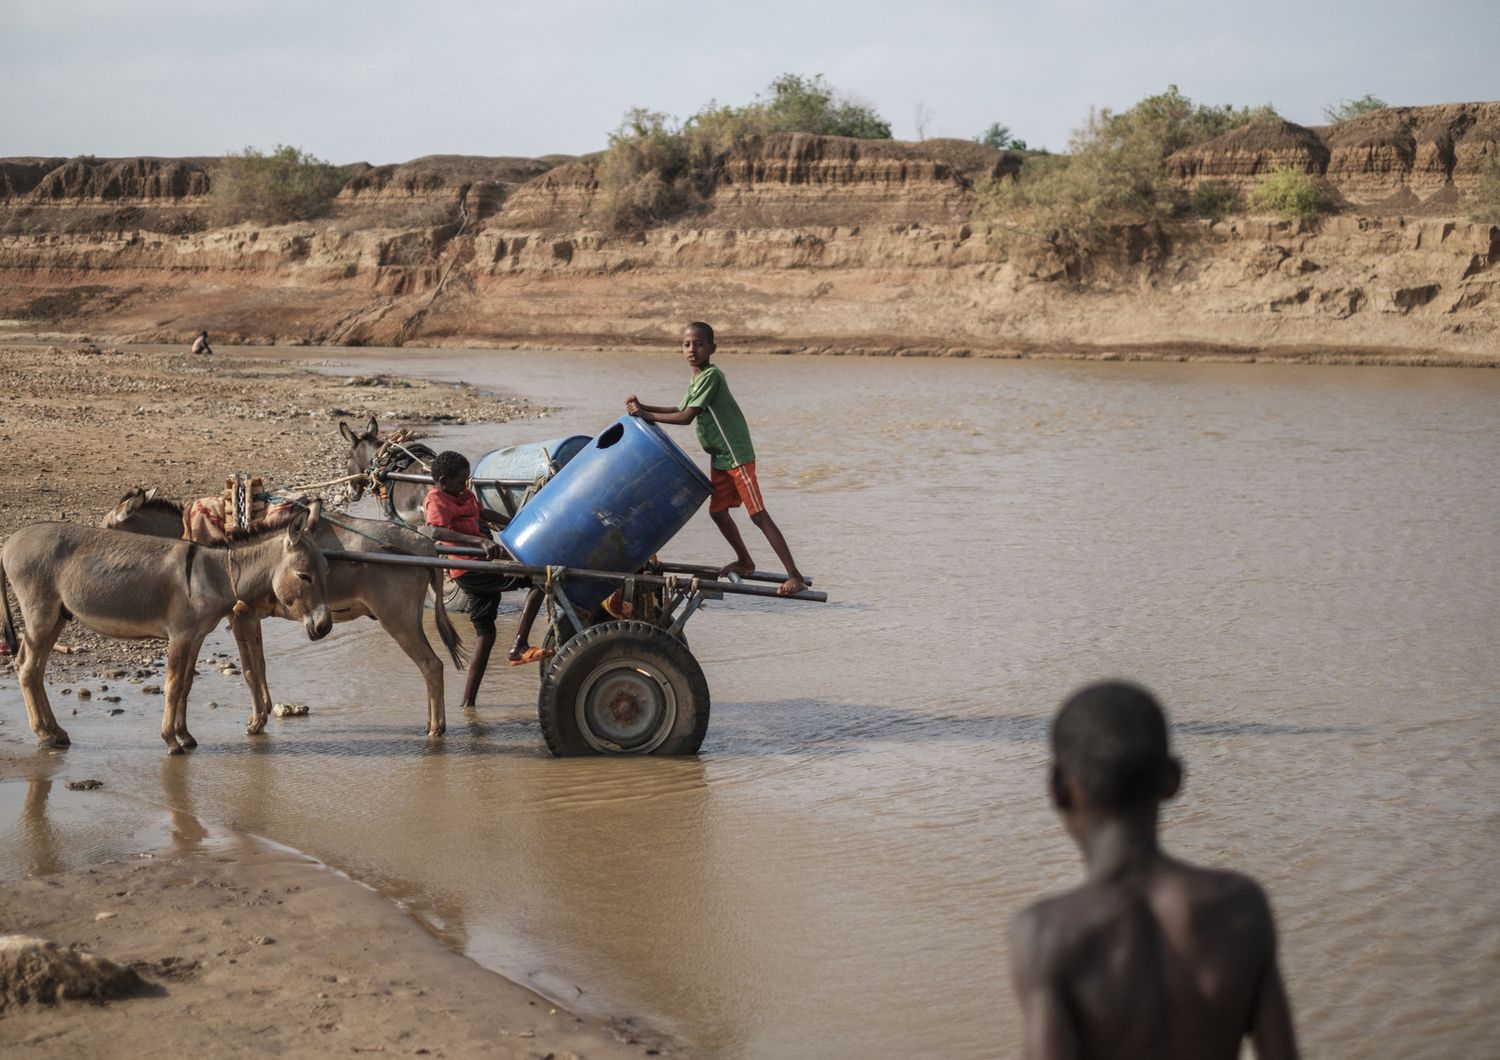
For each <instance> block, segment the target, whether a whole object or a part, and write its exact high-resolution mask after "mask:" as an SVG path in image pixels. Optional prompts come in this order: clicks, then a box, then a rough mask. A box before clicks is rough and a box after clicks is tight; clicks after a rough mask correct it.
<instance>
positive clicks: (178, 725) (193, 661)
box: [172, 637, 203, 751]
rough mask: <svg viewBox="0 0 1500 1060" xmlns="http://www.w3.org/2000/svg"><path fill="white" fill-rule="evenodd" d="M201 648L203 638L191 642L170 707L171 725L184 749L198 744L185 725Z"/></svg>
mask: <svg viewBox="0 0 1500 1060" xmlns="http://www.w3.org/2000/svg"><path fill="white" fill-rule="evenodd" d="M202 649H203V638H202V637H199V638H198V639H197V640H195V641H194V642H193V647H192V649H191V650H190V651H189V652H188V662H187V668H186V670H185V671H184V673H183V678H182V684H181V686H180V687H179V688H178V690H177V702H176V703H175V704H174V705H173V708H172V727H173V731H174V732H176V734H177V740H178V742H179V743H181V744H182V746H183V749H184V750H188V751H191V750H192V749H193V748H194V747H197V746H198V741H197V740H195V739H193V734H192V733H190V732H188V727H187V705H188V696H189V695H191V694H192V691H193V676H194V673H195V672H196V671H197V669H198V653H199V652H200V651H201V650H202Z"/></svg>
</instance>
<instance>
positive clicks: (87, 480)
mask: <svg viewBox="0 0 1500 1060" xmlns="http://www.w3.org/2000/svg"><path fill="white" fill-rule="evenodd" d="M307 360H309V361H316V360H317V354H316V352H315V351H308V357H307ZM0 394H4V395H5V398H4V401H3V402H0V446H3V447H4V450H5V453H6V461H5V468H4V470H3V471H0V539H3V538H4V537H5V536H7V535H9V534H10V533H11V532H12V531H14V530H15V529H17V528H18V527H20V526H24V525H25V524H27V523H31V522H37V521H40V520H47V519H64V520H67V521H70V522H83V523H88V524H95V523H97V522H98V521H99V520H100V518H102V517H103V515H104V513H105V512H107V511H108V510H109V509H110V507H111V506H112V505H113V504H114V503H115V502H116V501H117V500H119V499H120V497H121V496H122V495H123V494H124V493H125V492H126V490H128V489H129V488H130V487H131V486H137V485H139V486H148V487H149V486H155V487H158V488H159V489H160V490H161V491H162V493H163V495H165V496H167V497H172V498H175V499H179V500H182V499H189V498H193V497H199V496H204V495H207V494H212V493H217V492H219V491H220V490H221V489H223V486H224V479H225V478H226V477H228V476H229V475H232V474H233V473H235V472H236V471H245V472H249V473H251V474H256V475H260V476H261V477H262V478H263V479H264V480H265V482H266V484H267V485H268V486H271V487H284V486H293V485H296V484H300V483H312V482H322V481H327V480H330V479H334V478H338V477H339V476H341V475H343V474H345V472H346V467H345V460H346V456H347V453H348V445H347V443H346V442H344V440H343V439H342V438H341V437H340V435H339V431H338V425H339V421H340V420H347V421H349V422H350V423H352V424H363V423H365V422H366V420H368V419H369V417H371V416H375V417H377V419H378V420H379V421H380V422H381V424H382V425H383V426H387V427H390V428H394V427H398V426H403V425H412V426H413V427H414V428H415V430H416V433H417V434H419V435H420V434H421V432H422V429H423V427H425V426H429V425H434V424H439V425H448V424H461V423H471V422H481V421H487V422H496V421H504V420H509V419H513V418H514V417H516V416H518V415H522V414H534V412H535V410H530V411H529V412H528V411H527V410H525V407H524V405H523V403H522V402H520V401H518V400H516V399H514V398H508V397H505V396H502V395H496V394H491V393H486V392H482V391H479V390H476V389H474V388H472V387H467V386H445V385H442V384H438V383H432V382H428V381H424V380H420V379H410V380H408V379H404V378H400V377H398V376H392V375H353V376H345V375H326V374H319V373H317V372H314V371H312V370H310V369H309V368H307V367H305V366H303V365H299V364H288V363H276V362H269V361H266V360H264V359H259V360H255V359H249V358H242V357H237V356H236V355H235V354H234V353H233V352H232V351H231V350H227V349H220V350H219V351H218V352H216V353H215V354H213V355H212V356H207V357H194V356H192V355H190V354H188V353H186V352H181V351H161V350H153V349H142V348H128V349H119V348H113V347H109V346H101V345H97V344H94V343H66V344H58V345H3V346H0ZM324 492H325V496H326V497H327V498H328V499H329V501H330V503H335V504H336V503H338V502H339V498H340V497H341V496H342V494H341V492H340V491H339V490H338V489H335V490H331V491H324ZM60 643H61V644H62V645H63V647H64V648H66V649H70V650H69V651H66V652H63V653H60V654H58V655H55V656H54V657H53V661H52V664H51V668H50V669H49V673H50V674H52V675H53V679H54V680H56V679H57V678H58V677H61V676H64V675H66V676H72V677H76V678H78V679H82V678H86V677H105V675H110V674H113V675H114V676H115V678H116V679H121V678H125V677H127V676H131V677H132V678H133V679H135V680H137V682H139V681H140V680H145V679H146V677H147V675H146V674H140V673H136V672H135V671H137V670H141V669H150V668H151V667H152V666H153V663H154V661H155V660H156V658H157V656H158V655H159V654H160V652H159V650H158V648H159V646H158V645H155V644H153V643H150V642H137V643H134V644H132V643H129V642H122V641H107V640H104V639H103V638H99V637H95V636H93V635H92V634H89V633H87V632H86V631H84V630H81V629H80V628H79V627H77V626H76V625H71V626H69V627H68V628H67V629H66V630H65V631H64V632H63V636H62V639H61V641H60ZM72 649H77V651H76V653H75V652H73V651H72ZM157 669H159V667H158V668H157ZM120 670H125V671H127V672H126V673H118V671H120ZM106 679H107V678H106Z"/></svg>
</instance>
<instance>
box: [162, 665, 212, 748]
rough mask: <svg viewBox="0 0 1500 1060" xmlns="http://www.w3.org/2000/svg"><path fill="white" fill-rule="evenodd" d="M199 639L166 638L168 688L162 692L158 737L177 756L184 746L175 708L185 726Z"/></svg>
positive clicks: (183, 726) (184, 727)
mask: <svg viewBox="0 0 1500 1060" xmlns="http://www.w3.org/2000/svg"><path fill="white" fill-rule="evenodd" d="M201 643H202V638H198V640H196V641H195V640H194V639H193V638H191V637H173V638H172V639H171V640H169V641H167V687H166V692H165V693H164V694H163V695H162V699H163V701H164V702H163V704H162V714H161V738H162V741H163V742H164V743H165V744H166V745H167V754H169V755H180V754H182V753H183V746H182V744H181V743H179V742H178V739H177V733H178V728H179V721H178V711H179V709H180V710H181V712H182V714H181V716H182V719H183V720H182V723H181V727H182V728H183V729H184V730H185V729H186V727H187V726H186V719H187V694H188V690H189V689H191V688H192V687H193V664H194V663H195V662H197V660H198V645H199V644H201Z"/></svg>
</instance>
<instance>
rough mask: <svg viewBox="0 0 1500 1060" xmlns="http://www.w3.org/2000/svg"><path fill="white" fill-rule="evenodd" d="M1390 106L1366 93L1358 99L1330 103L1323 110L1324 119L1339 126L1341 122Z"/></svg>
mask: <svg viewBox="0 0 1500 1060" xmlns="http://www.w3.org/2000/svg"><path fill="white" fill-rule="evenodd" d="M1388 106H1390V104H1388V103H1386V101H1385V100H1383V99H1381V98H1379V97H1378V96H1372V95H1371V94H1370V93H1368V92H1366V93H1365V94H1364V95H1363V96H1360V97H1359V98H1358V99H1341V100H1339V101H1338V102H1337V103H1329V104H1328V105H1327V106H1325V107H1324V108H1323V117H1325V118H1327V119H1328V123H1329V124H1330V125H1337V124H1338V123H1339V122H1341V121H1348V120H1349V119H1350V118H1358V117H1359V116H1360V115H1362V114H1373V113H1375V112H1376V111H1377V110H1385V109H1386V108H1387V107H1388Z"/></svg>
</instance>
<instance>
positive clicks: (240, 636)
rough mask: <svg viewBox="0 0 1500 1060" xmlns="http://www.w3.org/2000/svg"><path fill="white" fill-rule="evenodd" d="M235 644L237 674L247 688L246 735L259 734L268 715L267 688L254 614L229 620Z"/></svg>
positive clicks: (262, 649)
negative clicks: (237, 646)
mask: <svg viewBox="0 0 1500 1060" xmlns="http://www.w3.org/2000/svg"><path fill="white" fill-rule="evenodd" d="M229 628H230V629H231V630H233V631H234V640H235V643H236V644H238V645H239V646H240V672H241V674H242V675H243V676H244V678H245V687H246V688H248V689H250V721H249V723H248V724H247V725H246V726H245V734H246V735H247V736H255V735H256V734H258V733H260V732H263V731H264V730H265V727H266V719H267V718H269V717H270V716H271V689H270V686H269V685H267V684H266V649H265V641H264V639H263V638H262V637H261V632H260V618H259V617H258V616H256V615H248V614H247V615H234V616H233V617H231V618H230V620H229Z"/></svg>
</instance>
